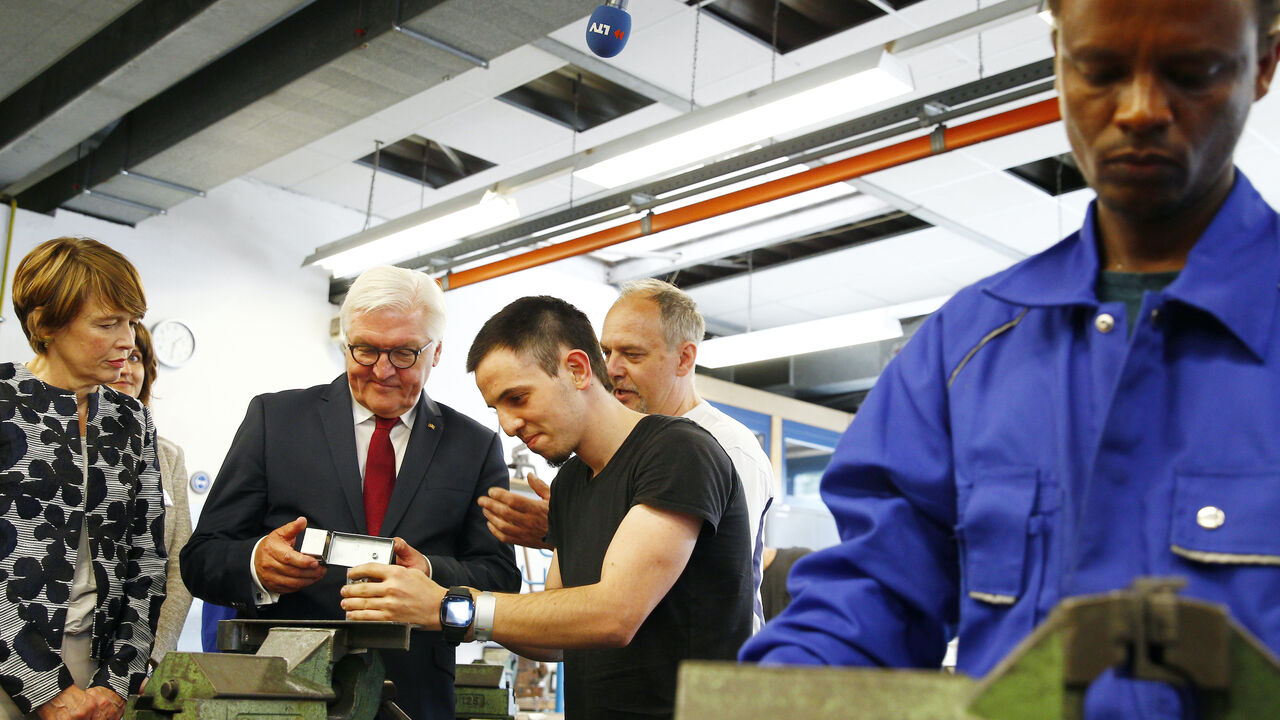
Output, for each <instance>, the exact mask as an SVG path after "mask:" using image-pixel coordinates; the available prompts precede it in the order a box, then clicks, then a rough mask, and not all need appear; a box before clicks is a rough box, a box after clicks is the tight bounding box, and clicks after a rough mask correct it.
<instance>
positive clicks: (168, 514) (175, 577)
mask: <svg viewBox="0 0 1280 720" xmlns="http://www.w3.org/2000/svg"><path fill="white" fill-rule="evenodd" d="M155 379H156V354H155V352H153V351H152V349H151V333H150V332H149V331H148V330H147V328H146V326H144V325H142V324H141V323H137V324H135V325H134V327H133V351H132V352H130V353H129V359H128V362H126V363H125V365H124V372H122V373H120V379H119V380H117V381H116V382H114V383H112V384H111V387H113V388H115V389H117V390H119V391H120V392H122V393H124V394H125V395H128V396H129V397H134V398H137V399H138V402H140V403H142V404H143V405H146V406H147V407H150V406H151V384H152V383H153V382H155ZM156 455H158V456H159V458H160V485H161V487H163V488H164V548H165V550H166V551H167V552H168V553H169V562H168V570H169V579H168V580H166V581H165V590H166V592H165V598H164V605H163V606H162V607H161V608H160V624H159V625H158V626H157V627H156V642H155V645H153V646H152V648H151V665H152V666H153V667H154V666H155V665H157V664H159V663H160V661H161V660H163V659H164V656H165V653H167V652H169V651H170V650H174V649H176V648H177V647H178V638H179V636H181V635H182V625H183V623H185V622H186V620H187V612H188V611H189V610H190V609H191V593H190V592H188V591H187V586H186V585H183V584H182V574H181V573H180V572H179V571H178V553H180V552H182V546H183V545H186V544H187V540H188V539H190V538H191V509H190V506H189V503H188V502H187V464H186V462H185V461H184V460H183V457H182V448H181V447H178V445H176V444H175V443H173V441H171V440H169V439H167V438H164V437H159V436H157V437H156Z"/></svg>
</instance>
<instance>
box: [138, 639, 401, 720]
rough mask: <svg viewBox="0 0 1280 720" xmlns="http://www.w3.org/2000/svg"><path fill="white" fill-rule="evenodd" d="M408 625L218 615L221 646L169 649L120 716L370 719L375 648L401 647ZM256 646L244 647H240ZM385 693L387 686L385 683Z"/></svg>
mask: <svg viewBox="0 0 1280 720" xmlns="http://www.w3.org/2000/svg"><path fill="white" fill-rule="evenodd" d="M410 627H411V626H410V625H408V624H406V623H389V622H349V621H343V620H329V621H326V620H295V621H286V620H224V621H222V622H220V623H219V624H218V648H219V649H220V650H222V651H223V652H221V653H185V652H170V653H167V654H166V655H165V657H164V660H162V661H161V662H160V665H159V666H158V667H157V668H156V670H155V672H154V673H153V674H152V676H151V679H150V680H149V681H148V683H147V687H146V689H145V690H144V691H143V693H142V694H141V695H137V696H134V697H132V698H130V700H129V702H128V704H127V705H126V706H125V711H124V719H125V720H228V719H230V718H236V719H238V720H250V719H252V718H267V717H268V716H269V717H270V718H271V720H372V718H373V717H374V716H375V715H376V714H377V712H378V709H379V707H381V706H382V705H383V703H384V701H385V702H386V703H387V706H388V709H389V710H390V711H391V712H392V713H393V714H397V715H398V716H399V717H401V718H402V720H407V716H405V715H404V713H403V712H402V711H400V709H399V708H398V707H395V705H394V703H392V702H391V701H390V700H391V698H390V697H387V698H384V682H383V681H384V678H385V675H386V672H385V670H384V668H383V665H382V659H381V657H380V656H379V654H378V653H377V652H376V651H377V650H407V649H408V648H409V630H410ZM250 652H252V653H254V654H252V655H247V654H243V653H250ZM385 690H386V691H387V694H391V693H392V692H393V690H392V689H391V688H385Z"/></svg>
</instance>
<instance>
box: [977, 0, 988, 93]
mask: <svg viewBox="0 0 1280 720" xmlns="http://www.w3.org/2000/svg"><path fill="white" fill-rule="evenodd" d="M978 9H979V10H981V9H982V0H978ZM986 74H987V73H986V67H985V65H984V60H983V58H982V31H981V30H979V31H978V79H979V80H982V79H983V78H985V77H986Z"/></svg>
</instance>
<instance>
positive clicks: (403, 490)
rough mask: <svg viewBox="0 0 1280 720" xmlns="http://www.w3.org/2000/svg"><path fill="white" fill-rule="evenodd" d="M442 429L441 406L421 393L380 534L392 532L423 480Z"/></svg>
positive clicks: (425, 479) (425, 478) (387, 534)
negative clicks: (411, 430)
mask: <svg viewBox="0 0 1280 720" xmlns="http://www.w3.org/2000/svg"><path fill="white" fill-rule="evenodd" d="M443 433H444V419H443V418H442V417H441V416H440V407H439V406H437V405H436V404H435V401H433V400H432V399H431V398H429V397H427V395H426V393H423V394H422V397H421V398H420V399H419V400H418V413H417V416H416V418H415V419H414V421H413V432H411V433H410V434H409V445H408V447H406V448H405V451H404V460H403V461H402V462H401V463H400V472H399V474H397V475H396V486H395V488H394V489H393V490H392V491H391V503H390V505H389V506H388V507H387V515H386V517H385V518H383V520H382V534H383V535H386V536H388V537H391V536H394V535H395V531H396V527H397V526H398V525H399V524H400V521H401V520H402V519H404V514H405V511H406V510H407V509H408V507H409V503H410V501H412V500H413V497H414V495H416V494H417V493H418V490H419V489H420V488H421V487H422V486H423V485H425V484H426V481H427V468H429V467H431V458H432V456H434V455H435V454H436V446H437V445H439V444H440V435H441V434H443ZM362 507H363V506H362Z"/></svg>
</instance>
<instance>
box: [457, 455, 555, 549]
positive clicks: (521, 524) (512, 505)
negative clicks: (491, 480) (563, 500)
mask: <svg viewBox="0 0 1280 720" xmlns="http://www.w3.org/2000/svg"><path fill="white" fill-rule="evenodd" d="M526 477H527V479H528V481H529V487H530V488H532V489H533V491H534V492H535V493H537V494H538V497H539V498H541V499H539V500H534V499H530V498H528V497H525V496H524V495H521V494H519V493H513V492H511V491H510V490H503V489H502V488H489V497H482V498H480V499H479V500H477V501H476V502H477V503H479V505H480V509H481V510H483V511H484V517H485V519H486V520H488V521H489V532H491V533H493V536H494V537H496V538H498V539H499V540H501V541H502V542H504V543H511V544H512V545H523V546H525V547H531V548H542V549H544V550H552V549H554V548H552V546H551V545H548V544H547V542H546V540H544V539H543V538H545V537H546V536H547V509H548V508H549V507H550V505H549V502H548V501H549V500H550V499H551V486H549V485H547V484H546V483H544V482H542V481H541V480H539V479H538V476H537V475H534V474H533V473H529V474H528V475H527V476H526Z"/></svg>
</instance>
